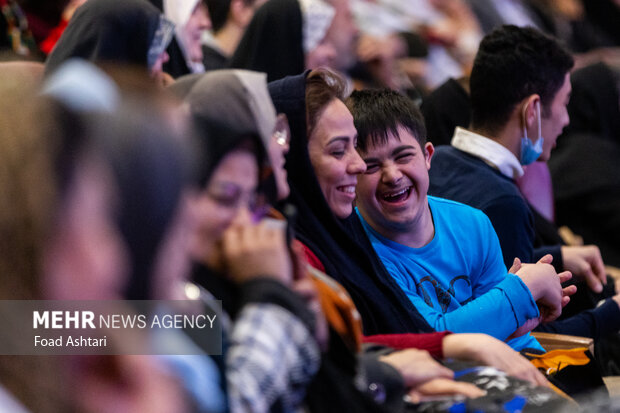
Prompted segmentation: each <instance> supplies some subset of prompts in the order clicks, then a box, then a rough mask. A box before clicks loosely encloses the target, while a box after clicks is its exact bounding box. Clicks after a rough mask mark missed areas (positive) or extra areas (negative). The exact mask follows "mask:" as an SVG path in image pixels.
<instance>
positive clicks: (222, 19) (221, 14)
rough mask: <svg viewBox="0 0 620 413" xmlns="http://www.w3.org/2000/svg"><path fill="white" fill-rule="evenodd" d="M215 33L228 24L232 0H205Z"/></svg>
mask: <svg viewBox="0 0 620 413" xmlns="http://www.w3.org/2000/svg"><path fill="white" fill-rule="evenodd" d="M205 3H206V4H207V10H209V18H210V19H211V26H212V30H213V33H217V32H219V31H220V30H222V28H223V27H224V25H225V24H226V21H227V20H228V13H229V12H230V3H231V0H205Z"/></svg>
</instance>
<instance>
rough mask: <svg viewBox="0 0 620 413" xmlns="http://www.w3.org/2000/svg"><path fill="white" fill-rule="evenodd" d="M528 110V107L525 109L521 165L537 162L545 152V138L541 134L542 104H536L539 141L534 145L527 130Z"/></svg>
mask: <svg viewBox="0 0 620 413" xmlns="http://www.w3.org/2000/svg"><path fill="white" fill-rule="evenodd" d="M526 109H527V105H525V107H524V108H523V137H522V138H521V156H520V159H519V161H520V162H521V165H529V164H531V163H533V162H535V161H536V160H537V159H538V158H540V155H541V154H542V152H543V142H544V140H545V139H544V138H543V137H542V132H541V125H540V124H541V120H540V102H537V103H536V115H537V121H538V140H536V143H533V142H532V140H531V139H530V138H528V137H527V128H526V122H525V110H526Z"/></svg>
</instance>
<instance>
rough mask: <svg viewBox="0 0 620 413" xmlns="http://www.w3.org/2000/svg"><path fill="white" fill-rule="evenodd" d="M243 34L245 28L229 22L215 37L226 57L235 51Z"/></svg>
mask: <svg viewBox="0 0 620 413" xmlns="http://www.w3.org/2000/svg"><path fill="white" fill-rule="evenodd" d="M241 36H243V30H242V29H241V28H240V27H239V26H237V25H235V24H232V23H228V24H226V25H225V26H224V27H222V29H221V30H220V31H219V32H217V34H215V35H214V36H213V38H214V39H215V42H216V43H217V45H218V46H219V48H220V50H221V51H222V52H224V54H225V55H226V57H230V56H232V55H233V53H235V50H236V49H237V46H238V45H239V42H240V41H241Z"/></svg>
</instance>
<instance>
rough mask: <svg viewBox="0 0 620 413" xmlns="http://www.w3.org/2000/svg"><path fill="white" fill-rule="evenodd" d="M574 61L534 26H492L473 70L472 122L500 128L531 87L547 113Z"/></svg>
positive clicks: (477, 55) (492, 128) (473, 124)
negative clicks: (538, 96) (494, 27)
mask: <svg viewBox="0 0 620 413" xmlns="http://www.w3.org/2000/svg"><path fill="white" fill-rule="evenodd" d="M573 64H574V60H573V58H572V56H571V55H570V54H569V52H568V51H567V50H566V49H565V48H564V47H563V46H562V45H561V44H560V43H559V42H558V41H557V40H556V39H554V38H552V37H550V36H547V35H545V34H543V33H541V32H539V31H538V30H536V29H533V28H531V27H525V28H521V27H517V26H512V25H505V26H501V27H499V28H497V29H495V30H494V31H492V32H491V33H490V34H488V35H487V36H485V38H484V39H482V42H481V43H480V47H479V49H478V53H477V54H476V59H475V60H474V66H473V68H472V72H471V79H470V89H471V107H472V126H473V128H474V129H486V130H488V131H489V132H497V131H499V130H500V129H501V128H502V127H503V126H504V124H505V123H506V122H507V121H508V118H509V117H510V113H511V112H512V111H513V109H514V107H515V105H516V104H517V103H519V102H520V101H521V100H523V99H524V98H526V97H527V96H529V95H532V94H534V93H537V94H539V95H540V99H541V102H542V110H543V116H544V115H546V113H548V107H549V105H550V104H551V102H552V101H553V98H554V97H555V95H556V93H557V92H558V90H559V89H560V88H561V87H562V84H563V83H564V78H565V76H566V74H567V73H568V72H569V71H570V69H571V68H572V67H573Z"/></svg>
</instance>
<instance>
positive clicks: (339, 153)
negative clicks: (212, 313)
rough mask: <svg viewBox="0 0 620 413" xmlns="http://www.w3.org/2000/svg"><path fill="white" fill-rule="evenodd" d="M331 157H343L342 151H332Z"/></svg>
mask: <svg viewBox="0 0 620 413" xmlns="http://www.w3.org/2000/svg"><path fill="white" fill-rule="evenodd" d="M331 155H332V156H334V157H336V158H338V159H340V158H342V157H343V156H344V151H332V152H331Z"/></svg>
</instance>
